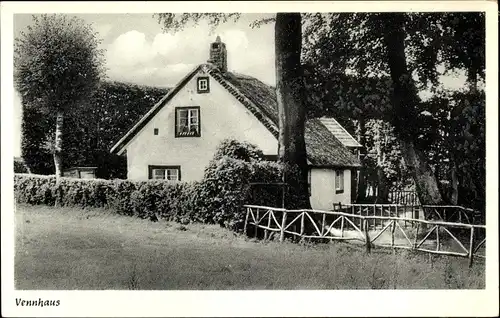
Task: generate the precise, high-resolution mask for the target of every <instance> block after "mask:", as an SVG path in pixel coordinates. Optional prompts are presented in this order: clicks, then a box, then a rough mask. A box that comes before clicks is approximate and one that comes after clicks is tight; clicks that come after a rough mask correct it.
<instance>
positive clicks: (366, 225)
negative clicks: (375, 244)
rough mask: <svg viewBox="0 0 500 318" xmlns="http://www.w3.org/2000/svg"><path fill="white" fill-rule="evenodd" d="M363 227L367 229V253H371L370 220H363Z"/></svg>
mask: <svg viewBox="0 0 500 318" xmlns="http://www.w3.org/2000/svg"><path fill="white" fill-rule="evenodd" d="M363 227H364V229H365V241H366V253H370V250H371V242H370V235H369V234H368V220H366V219H364V220H363Z"/></svg>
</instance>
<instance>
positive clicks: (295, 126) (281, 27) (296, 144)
mask: <svg viewBox="0 0 500 318" xmlns="http://www.w3.org/2000/svg"><path fill="white" fill-rule="evenodd" d="M155 17H156V18H157V19H158V21H159V23H160V24H161V25H162V26H163V29H164V30H165V31H169V30H172V31H177V30H179V29H181V28H182V27H184V26H185V25H186V24H187V23H188V22H194V23H195V24H196V23H198V22H199V21H200V20H202V19H206V20H208V22H209V23H210V24H211V25H212V26H214V27H216V26H217V25H219V24H220V23H224V22H227V21H229V20H230V19H232V20H234V21H235V20H237V19H239V18H240V14H238V13H227V14H226V13H185V14H179V15H177V14H172V13H159V14H155ZM271 21H275V28H274V30H275V52H276V93H277V94H276V95H277V102H278V113H279V141H278V157H279V160H280V161H281V162H283V163H285V164H286V165H287V166H292V167H298V168H299V174H300V177H299V178H294V177H293V176H291V175H288V174H291V173H292V172H291V171H295V170H294V169H293V168H292V169H289V170H287V172H285V174H284V178H285V180H287V181H290V182H292V180H297V182H293V184H290V185H291V186H292V187H294V188H299V189H300V191H299V193H300V194H301V195H300V197H299V199H298V200H299V201H300V202H301V204H302V206H304V207H309V206H310V203H309V195H308V191H307V173H308V170H307V156H306V148H305V140H304V129H305V119H306V108H305V106H304V102H305V100H304V94H305V90H304V82H303V69H302V65H301V62H300V57H301V51H302V17H301V14H300V13H277V14H276V17H275V18H269V19H264V20H260V21H254V23H253V24H252V25H253V26H258V25H260V24H262V23H268V22H271Z"/></svg>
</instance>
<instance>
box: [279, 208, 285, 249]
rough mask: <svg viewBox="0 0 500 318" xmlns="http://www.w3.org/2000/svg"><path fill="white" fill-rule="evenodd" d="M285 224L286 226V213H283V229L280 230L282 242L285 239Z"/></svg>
mask: <svg viewBox="0 0 500 318" xmlns="http://www.w3.org/2000/svg"><path fill="white" fill-rule="evenodd" d="M285 224H286V211H283V217H282V219H281V229H280V242H283V240H284V239H285Z"/></svg>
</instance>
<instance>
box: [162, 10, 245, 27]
mask: <svg viewBox="0 0 500 318" xmlns="http://www.w3.org/2000/svg"><path fill="white" fill-rule="evenodd" d="M153 17H154V18H156V19H157V21H158V23H159V24H161V25H162V27H163V30H164V31H170V30H172V31H179V30H182V29H183V28H184V27H185V26H186V24H188V23H193V24H194V25H197V24H198V23H199V22H200V21H203V20H205V21H208V24H209V25H211V26H212V30H213V29H215V28H216V27H217V26H218V25H219V24H221V23H226V22H228V21H237V20H238V19H239V18H240V17H241V13H181V14H176V13H155V14H154V15H153Z"/></svg>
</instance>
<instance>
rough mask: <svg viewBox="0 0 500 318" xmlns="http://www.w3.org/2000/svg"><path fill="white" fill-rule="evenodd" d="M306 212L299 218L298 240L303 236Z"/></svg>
mask: <svg viewBox="0 0 500 318" xmlns="http://www.w3.org/2000/svg"><path fill="white" fill-rule="evenodd" d="M305 214H306V212H302V216H301V218H300V238H302V235H304V217H305Z"/></svg>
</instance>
